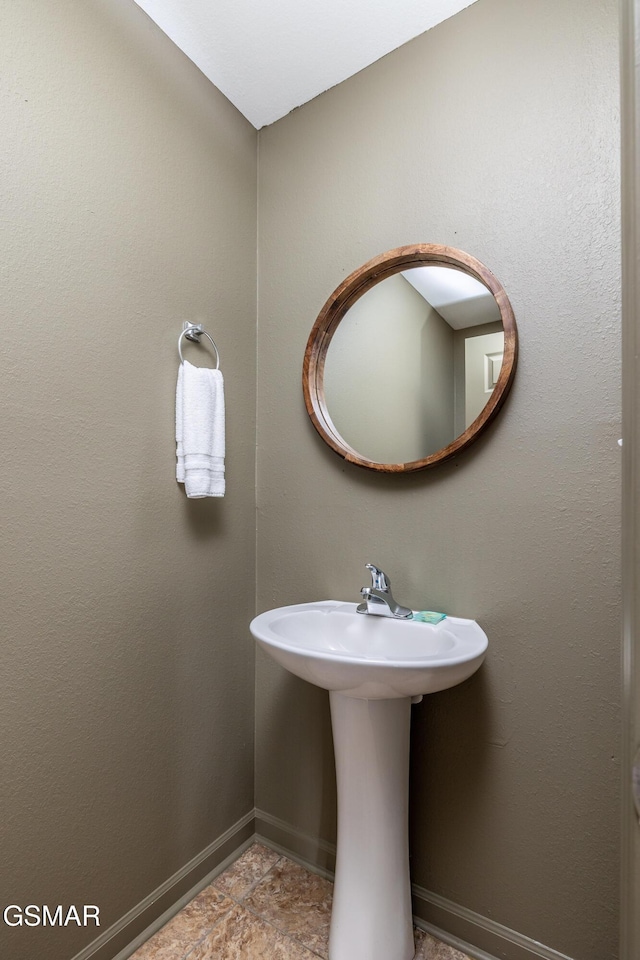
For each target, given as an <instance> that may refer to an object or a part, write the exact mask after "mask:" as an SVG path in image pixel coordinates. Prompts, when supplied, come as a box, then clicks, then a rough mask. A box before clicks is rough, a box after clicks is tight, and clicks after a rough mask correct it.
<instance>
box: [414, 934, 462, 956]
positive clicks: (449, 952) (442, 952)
mask: <svg viewBox="0 0 640 960" xmlns="http://www.w3.org/2000/svg"><path fill="white" fill-rule="evenodd" d="M415 939H416V955H415V958H414V960H470V958H469V957H468V956H467V955H466V953H460V951H459V950H456V949H454V947H450V946H449V945H448V944H446V943H442V941H440V940H436V939H435V938H434V937H432V936H430V934H428V933H425V932H424V931H423V930H416V931H415Z"/></svg>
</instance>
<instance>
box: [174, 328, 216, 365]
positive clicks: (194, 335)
mask: <svg viewBox="0 0 640 960" xmlns="http://www.w3.org/2000/svg"><path fill="white" fill-rule="evenodd" d="M183 337H186V338H187V340H192V341H193V342H194V343H200V337H206V338H207V340H208V341H209V343H210V344H211V346H212V347H213V349H214V350H215V352H216V367H215V368H216V370H219V369H220V352H219V350H218V348H217V347H216V342H215V340H214V339H213V337H211V336H209V334H208V333H207V331H206V330H203V329H202V324H201V323H189V321H188V320H185V322H184V327H183V328H182V333H181V334H180V336H179V337H178V353H179V355H180V363H184V357H183V356H182V338H183Z"/></svg>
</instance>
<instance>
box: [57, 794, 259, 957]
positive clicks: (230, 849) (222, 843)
mask: <svg viewBox="0 0 640 960" xmlns="http://www.w3.org/2000/svg"><path fill="white" fill-rule="evenodd" d="M254 819H255V814H254V811H253V810H250V811H249V813H247V814H245V816H244V817H241V818H240V820H238V821H237V822H236V823H234V824H233V826H231V827H229V829H228V830H225V832H224V833H223V834H221V835H220V836H219V837H218V838H217V839H216V840H214V841H213V842H212V843H210V844H209V845H208V846H207V847H205V848H204V850H201V851H200V853H198V854H196V856H195V857H193V859H192V860H190V861H189V862H188V863H186V864H185V865H184V866H183V867H181V868H180V870H178V871H176V873H174V874H173V876H172V877H169V879H168V880H165V881H164V883H161V884H160V886H159V887H157V888H156V889H155V890H153V891H152V892H151V893H150V894H149V895H148V896H146V897H145V898H144V900H141V901H140V903H138V904H136V906H135V907H133V908H132V909H131V910H129V911H128V913H125V915H124V916H123V917H120V919H119V920H116V922H115V923H114V924H112V925H111V926H110V927H108V928H107V929H106V930H105V931H104V933H101V934H100V936H99V937H97V938H96V939H95V940H93V941H92V942H91V943H90V944H88V946H86V947H85V948H84V949H83V950H81V951H80V953H77V954H76V955H75V957H73V958H72V960H126V958H127V957H130V956H131V954H132V953H134V952H135V951H136V950H137V949H138V947H140V946H141V945H142V944H143V943H144V942H145V940H148V939H149V937H150V936H152V935H153V934H154V933H156V931H157V930H159V929H160V927H162V926H164V924H165V923H167V921H168V920H170V919H171V918H172V917H173V916H175V914H176V913H178V911H179V910H181V909H182V908H183V906H185V905H186V904H187V903H188V902H189V900H191V899H193V897H194V896H195V895H196V894H197V893H199V892H200V890H202V889H203V888H204V887H206V886H207V885H208V884H209V883H211V881H212V880H213V879H214V878H215V877H216V876H217V875H218V874H219V873H222V871H223V870H224V869H225V868H226V867H227V866H228V864H229V863H231V862H232V861H233V860H235V859H236V857H237V856H238V855H239V854H240V853H241V852H242V851H243V850H244V849H245V848H246V847H248V846H249V844H250V843H251V842H252V841H253V839H254V832H253V825H254ZM203 872H204V875H203ZM190 881H191V882H190ZM185 887H188V889H186V890H185Z"/></svg>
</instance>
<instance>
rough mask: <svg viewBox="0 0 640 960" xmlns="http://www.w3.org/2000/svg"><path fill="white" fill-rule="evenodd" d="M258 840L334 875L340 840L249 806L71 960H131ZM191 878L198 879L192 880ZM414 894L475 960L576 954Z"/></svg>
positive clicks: (438, 928) (422, 925) (433, 921)
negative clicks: (333, 840) (331, 840)
mask: <svg viewBox="0 0 640 960" xmlns="http://www.w3.org/2000/svg"><path fill="white" fill-rule="evenodd" d="M254 840H259V841H260V842H262V843H265V844H266V845H267V846H269V847H272V848H273V849H274V850H276V851H277V852H278V853H281V854H284V855H285V856H287V857H290V858H291V859H292V860H295V861H296V862H297V863H300V864H301V865H302V866H303V867H306V868H307V869H309V870H312V871H313V872H315V873H319V874H320V875H321V876H324V877H326V878H328V879H333V871H334V868H335V854H336V848H335V844H332V843H328V842H327V841H325V840H321V839H319V838H318V837H314V836H311V835H310V834H307V833H305V832H304V831H302V830H299V829H298V828H297V827H293V826H291V824H288V823H286V822H285V821H284V820H280V819H279V818H278V817H274V816H273V815H272V814H270V813H267V812H266V811H264V810H258V809H255V810H251V811H249V813H247V814H245V816H244V817H241V819H240V820H238V821H237V823H235V824H233V826H232V827H230V828H229V829H228V830H226V831H225V833H223V834H222V835H221V836H220V837H218V838H217V839H216V840H214V841H213V843H210V844H209V846H207V847H205V849H204V850H202V851H201V852H200V853H199V854H197V855H196V856H195V857H194V858H193V859H192V860H190V861H189V863H187V864H185V866H184V867H182V868H181V869H180V870H178V871H177V872H176V873H174V875H173V876H172V877H169V879H168V880H166V881H165V882H164V883H162V884H161V885H160V886H159V887H158V888H157V889H156V890H154V891H153V892H152V893H150V894H149V895H148V896H147V897H145V898H144V900H141V901H140V903H139V904H137V905H136V906H135V907H133V908H132V909H131V910H130V911H129V912H128V913H126V914H125V915H124V916H123V917H121V918H120V919H119V920H117V921H116V923H114V924H113V925H112V926H111V927H109V928H108V929H107V930H105V931H104V933H102V934H101V935H100V936H99V937H97V939H96V940H94V941H92V943H90V944H89V945H88V946H86V947H85V948H84V949H83V950H81V951H80V953H77V954H76V955H75V957H73V960H128V958H129V957H130V956H131V954H133V953H134V952H135V951H136V950H137V949H138V947H140V946H141V945H142V944H143V943H144V942H145V941H146V940H148V939H149V937H151V936H152V935H153V934H154V933H156V931H157V930H159V929H160V928H161V927H162V926H164V924H165V923H167V922H168V921H169V920H170V919H171V918H172V917H173V916H175V914H176V913H178V912H179V911H180V910H181V909H182V908H183V907H184V906H185V905H186V904H187V903H188V902H189V901H190V900H191V899H192V898H193V897H194V896H195V895H196V894H197V893H199V892H200V890H202V889H203V888H204V887H206V886H207V885H208V884H209V883H211V881H212V880H213V879H214V878H215V877H216V876H217V875H218V874H219V873H222V871H223V870H224V869H226V867H227V866H228V864H229V863H231V862H233V860H235V859H236V857H238V856H239V855H240V854H241V853H242V851H243V850H245V849H246V847H248V846H249V845H250V844H251V843H252V842H254ZM191 879H192V880H193V882H192V883H190V882H189V881H190V880H191ZM187 887H188V889H186V888H187ZM412 894H413V908H414V922H415V924H416V926H417V927H418V928H419V929H421V930H425V931H426V932H427V933H430V934H431V935H432V936H434V937H435V938H436V939H438V940H441V941H442V942H443V943H447V944H449V945H450V946H452V947H455V949H457V950H460V951H461V952H462V953H465V954H467V956H469V957H472V958H473V960H572V958H571V957H568V956H567V955H566V954H564V953H559V952H558V951H557V950H554V949H553V948H551V947H547V946H545V945H544V944H543V943H539V942H538V941H536V940H533V939H531V938H530V937H526V936H524V935H523V934H521V933H518V932H517V931H516V930H511V929H509V928H508V927H505V926H503V925H502V924H500V923H497V922H496V921H495V920H491V919H489V918H488V917H483V916H482V915H481V914H479V913H475V912H474V911H473V910H469V909H467V908H466V907H462V906H460V905H459V904H457V903H454V902H453V901H452V900H447V899H446V898H445V897H441V896H439V895H438V894H437V893H432V892H431V891H430V890H425V889H424V888H423V887H419V886H417V885H416V884H414V885H413V886H412Z"/></svg>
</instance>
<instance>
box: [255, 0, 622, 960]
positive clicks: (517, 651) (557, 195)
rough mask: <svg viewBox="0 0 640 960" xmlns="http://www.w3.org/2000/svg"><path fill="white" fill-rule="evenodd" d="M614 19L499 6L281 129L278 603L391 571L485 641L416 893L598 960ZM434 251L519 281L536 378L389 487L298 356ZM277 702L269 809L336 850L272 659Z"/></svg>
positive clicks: (273, 353) (612, 724) (333, 591)
mask: <svg viewBox="0 0 640 960" xmlns="http://www.w3.org/2000/svg"><path fill="white" fill-rule="evenodd" d="M616 12H617V8H616V3H615V0H606V2H600V0H598V2H595V0H593V2H588V3H584V2H583V0H560V2H558V0H482V2H481V3H478V4H474V5H473V6H471V7H469V8H468V9H467V10H465V11H463V12H462V13H460V14H459V15H458V16H456V17H454V18H453V19H451V20H449V21H447V22H445V23H444V24H442V25H440V26H439V27H437V28H436V29H434V30H433V31H430V32H429V33H427V34H425V35H424V36H422V37H420V38H418V39H416V40H414V41H413V42H412V43H410V44H408V45H406V46H404V47H402V48H401V49H399V50H397V51H395V52H394V53H392V54H391V55H389V56H388V57H386V58H385V59H383V60H382V61H380V62H378V63H377V64H375V65H374V66H372V67H370V68H369V69H367V70H365V71H363V72H362V73H360V74H358V75H357V76H355V77H353V78H352V79H350V80H348V81H346V82H345V83H343V84H341V85H340V86H339V87H337V88H334V89H332V90H331V91H329V92H328V93H326V94H324V95H323V96H321V97H319V98H317V99H316V100H315V101H313V102H312V103H310V104H307V105H306V106H304V107H302V108H301V109H299V110H296V111H294V112H293V113H292V114H290V115H289V116H288V117H286V118H284V119H283V120H281V121H279V122H278V123H276V124H274V125H273V126H271V127H268V128H266V129H264V130H263V131H261V134H260V185H259V196H260V205H259V224H260V233H259V250H260V267H259V290H260V291H261V292H260V298H259V349H258V356H259V377H258V410H259V417H258V457H259V461H258V506H259V537H258V586H259V590H258V607H259V609H265V608H267V607H269V606H272V605H274V604H283V603H289V602H300V601H303V600H312V599H319V598H325V597H335V598H337V599H345V600H348V599H351V600H354V599H357V597H358V590H359V588H360V586H361V585H362V584H363V583H364V582H365V573H366V571H365V570H364V568H363V564H364V563H365V562H366V561H372V562H375V563H377V564H379V565H380V566H382V567H383V569H385V570H387V571H388V572H389V574H390V575H391V577H392V579H393V583H394V586H395V587H396V588H397V589H396V590H395V592H396V594H397V597H398V599H399V600H400V602H402V603H405V604H407V605H408V606H412V607H418V608H424V607H427V608H430V609H436V610H440V609H441V610H446V611H449V612H451V613H453V614H457V615H460V616H468V617H474V618H476V619H477V620H478V621H479V622H480V623H481V625H482V626H483V627H484V628H485V630H486V631H487V633H488V635H489V638H490V649H489V656H488V659H487V661H486V664H485V666H483V668H482V670H481V671H480V672H479V673H478V674H477V675H476V676H475V677H474V678H472V679H471V680H470V681H469V682H467V683H466V684H465V685H463V686H461V687H458V688H455V689H453V690H451V691H446V692H443V693H441V694H437V695H434V696H432V697H430V698H428V700H427V701H426V702H423V703H422V704H421V705H420V706H418V707H416V708H414V715H413V761H412V763H413V766H412V802H411V852H412V871H413V879H414V881H415V882H417V883H418V884H419V885H421V886H422V887H425V888H427V889H428V890H430V891H433V892H435V893H436V894H439V895H441V896H443V897H445V898H447V899H448V900H450V901H453V902H454V903H456V904H458V905H460V906H462V907H466V908H469V909H471V910H473V911H476V912H477V913H478V914H480V915H482V916H484V917H486V918H489V919H490V920H493V921H497V922H499V923H501V924H504V925H506V926H507V927H510V928H513V929H514V930H516V931H519V932H520V933H521V934H522V935H524V936H527V937H530V938H533V939H534V940H538V941H541V942H542V943H544V944H547V945H548V946H550V947H552V948H555V949H556V950H558V951H561V952H563V953H566V954H567V955H569V956H571V957H574V958H576V960H602V958H603V957H608V958H613V957H614V956H615V955H616V942H617V923H616V905H617V882H618V849H617V833H618V826H617V825H618V806H617V796H616V794H617V777H618V774H617V749H618V739H619V727H618V704H619V687H618V649H619V623H618V600H619V595H618V554H619V542H618V526H619V525H618V501H619V487H618V477H619V448H618V446H617V439H618V437H619V436H620V433H619V430H620V427H619V397H618V385H619V369H618V354H619V330H618V321H619V309H618V291H619V264H618V259H619V251H618V232H619V211H618V120H617V106H618V37H617V15H616ZM417 242H439V243H445V244H451V245H453V246H456V247H459V248H461V249H463V250H466V251H467V252H469V253H471V254H473V255H474V256H476V257H478V258H479V259H480V260H481V261H483V262H484V263H485V264H486V265H487V266H488V267H490V269H492V270H493V271H494V272H495V274H496V275H497V277H498V278H499V279H500V280H501V282H502V283H503V284H504V286H505V288H506V291H507V293H508V295H509V298H510V300H511V303H512V305H513V307H514V310H515V314H516V318H517V322H518V327H519V331H520V346H521V361H520V365H519V369H518V373H517V376H516V381H515V385H514V388H513V391H512V393H511V395H510V397H509V400H508V403H507V405H506V407H505V409H504V411H503V413H502V415H501V416H500V418H499V419H498V420H497V422H496V423H495V424H494V425H493V426H492V427H491V429H490V431H489V432H488V434H487V435H486V436H485V437H484V438H483V439H482V440H481V441H479V442H478V443H477V444H476V445H475V446H474V447H473V448H472V449H470V450H469V451H468V452H467V453H465V454H463V455H461V456H460V457H459V458H458V459H457V460H455V461H454V462H452V463H450V464H448V465H445V466H443V467H440V468H438V469H436V470H434V471H433V472H430V473H424V474H418V475H415V476H409V477H397V476H391V477H384V476H377V475H372V474H369V473H367V472H365V471H361V470H359V469H358V468H356V467H351V466H349V465H348V464H345V463H344V462H343V461H342V460H340V459H339V458H338V457H337V456H336V455H335V454H334V453H333V452H332V451H330V450H329V449H328V448H327V447H326V446H324V445H323V443H322V441H321V439H320V438H319V437H318V435H317V434H316V432H315V431H314V429H313V427H312V426H311V424H310V422H309V421H308V419H307V416H306V413H305V411H304V406H303V401H302V394H301V388H300V373H301V369H300V368H301V362H302V356H303V352H304V347H305V343H306V339H307V336H308V334H309V330H310V328H311V326H312V324H313V321H314V319H315V316H316V314H317V313H318V311H319V309H320V308H321V306H322V305H323V303H324V301H325V300H326V297H327V296H328V295H329V293H330V292H331V291H332V290H333V289H334V288H335V287H336V286H337V285H338V284H339V283H340V281H341V280H342V279H343V278H344V277H345V276H346V275H348V274H349V273H350V272H351V271H352V270H353V269H355V268H356V267H357V266H359V265H360V264H362V263H364V262H365V261H367V260H368V259H369V258H371V257H373V256H375V255H376V254H379V253H381V252H382V251H384V250H388V249H391V248H393V247H396V246H399V245H401V244H408V243H417ZM257 690H258V699H257V726H256V729H257V733H258V743H257V768H256V770H257V803H258V806H259V807H260V808H262V809H263V810H265V811H266V812H267V813H268V814H269V815H270V817H272V818H274V817H275V818H279V819H280V820H282V821H285V823H286V824H288V825H289V826H290V827H291V828H293V829H295V830H298V831H300V832H302V833H303V834H308V835H311V836H316V837H318V836H319V837H321V838H324V839H325V840H328V841H331V840H333V839H334V830H335V809H334V805H335V799H334V784H333V780H332V772H331V739H330V729H329V721H328V709H327V703H326V697H325V695H324V694H323V693H322V692H321V691H318V690H315V689H313V688H310V687H306V686H305V685H304V684H303V683H302V681H297V680H296V679H295V678H293V677H291V676H288V675H286V674H285V673H284V672H282V671H281V670H280V669H279V668H278V667H277V666H276V665H275V664H273V663H270V662H267V660H266V658H265V657H264V656H262V655H261V654H259V655H258V660H257ZM504 955H505V956H506V955H508V954H504ZM512 955H513V954H512Z"/></svg>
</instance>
